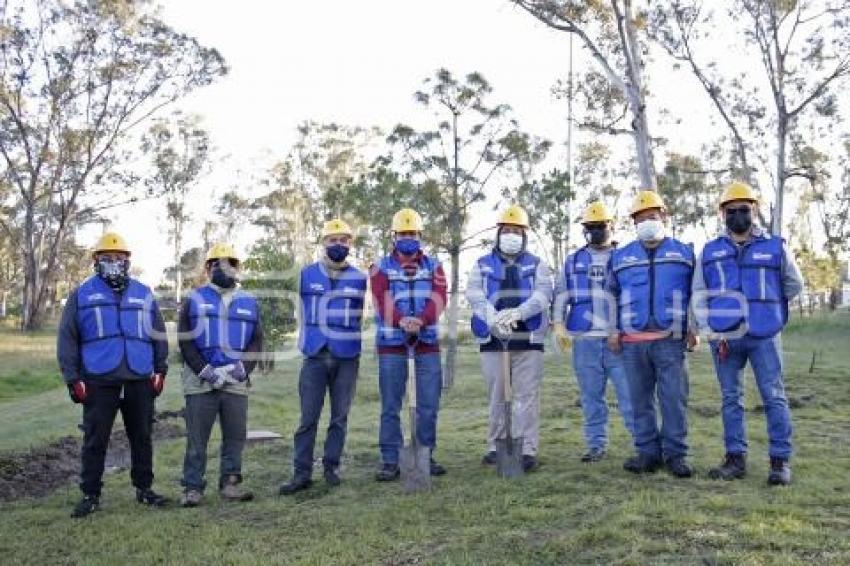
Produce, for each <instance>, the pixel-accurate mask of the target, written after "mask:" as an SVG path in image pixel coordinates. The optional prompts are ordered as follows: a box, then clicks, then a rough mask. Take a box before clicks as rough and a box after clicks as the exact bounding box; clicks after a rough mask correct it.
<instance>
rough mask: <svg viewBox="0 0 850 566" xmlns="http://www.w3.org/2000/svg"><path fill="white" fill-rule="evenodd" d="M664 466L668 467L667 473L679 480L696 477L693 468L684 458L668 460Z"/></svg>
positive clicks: (676, 457)
mask: <svg viewBox="0 0 850 566" xmlns="http://www.w3.org/2000/svg"><path fill="white" fill-rule="evenodd" d="M664 464H665V465H666V466H667V471H668V472H670V473H671V474H673V475H674V476H676V477H677V478H689V477H691V476H692V475H694V470H693V468H691V466H690V464H688V462H687V461H686V460H685V457H684V456H675V457H673V458H668V459H667V461H666V462H665V463H664Z"/></svg>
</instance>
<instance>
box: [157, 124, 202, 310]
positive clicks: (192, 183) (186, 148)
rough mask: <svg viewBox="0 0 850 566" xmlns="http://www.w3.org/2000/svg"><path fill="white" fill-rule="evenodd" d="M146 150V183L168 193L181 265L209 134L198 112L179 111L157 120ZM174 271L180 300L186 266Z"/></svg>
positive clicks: (176, 254)
mask: <svg viewBox="0 0 850 566" xmlns="http://www.w3.org/2000/svg"><path fill="white" fill-rule="evenodd" d="M142 151H144V152H145V153H146V154H149V155H150V156H151V165H152V172H151V173H150V175H149V176H148V177H147V179H145V184H146V186H147V187H148V188H149V190H150V191H151V192H152V193H154V194H161V195H163V196H164V197H165V209H166V216H167V218H168V223H169V230H168V231H169V236H170V237H171V243H172V245H173V246H174V247H173V250H172V253H173V256H172V257H173V259H174V265H175V266H180V265H181V264H182V261H181V259H182V257H183V232H184V229H185V227H186V223H187V222H188V221H189V220H191V214H189V211H188V210H187V207H186V205H187V204H188V202H189V195H190V193H191V191H192V190H193V189H194V188H195V187H196V186H197V184H198V181H199V180H200V179H201V177H202V175H203V173H204V171H205V170H206V169H207V167H208V160H209V154H210V139H209V134H208V133H207V131H206V130H204V128H203V127H202V126H201V118H200V116H197V115H191V116H184V115H182V114H181V113H179V112H178V113H175V114H173V115H172V116H171V118H169V119H157V120H155V121H154V122H153V123H152V124H151V126H150V128H149V129H148V131H147V132H146V134H145V135H144V136H142ZM172 273H173V274H174V299H175V300H176V301H177V302H180V298H181V295H182V292H183V269H174V270H172Z"/></svg>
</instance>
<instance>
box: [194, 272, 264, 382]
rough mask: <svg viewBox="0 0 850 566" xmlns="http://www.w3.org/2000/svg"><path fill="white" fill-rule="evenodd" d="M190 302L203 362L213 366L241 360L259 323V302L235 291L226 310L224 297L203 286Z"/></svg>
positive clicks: (196, 339)
mask: <svg viewBox="0 0 850 566" xmlns="http://www.w3.org/2000/svg"><path fill="white" fill-rule="evenodd" d="M188 301H189V323H190V328H191V329H192V332H193V334H194V335H195V338H194V342H195V346H197V348H198V350H199V351H200V353H201V355H202V356H203V358H204V360H206V362H207V363H208V364H210V365H211V366H213V367H221V366H226V365H229V364H232V363H234V362H236V361H238V360H241V359H242V353H243V352H244V351H245V349H246V348H247V347H248V344H249V343H250V342H251V339H252V338H253V337H254V329H255V328H256V327H257V321H258V320H259V305H258V304H257V300H256V299H255V298H254V297H253V296H252V295H250V294H249V293H246V292H244V291H240V290H236V291H234V292H233V294H232V296H231V299H230V304H229V305H228V308H227V310H225V309H224V301H222V298H221V294H220V293H219V292H218V291H216V290H215V289H213V288H212V287H210V286H209V285H204V286H203V287H200V288H198V289H195V291H194V292H193V293H192V294H191V295H190V296H189V298H188Z"/></svg>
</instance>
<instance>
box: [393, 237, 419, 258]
mask: <svg viewBox="0 0 850 566" xmlns="http://www.w3.org/2000/svg"><path fill="white" fill-rule="evenodd" d="M395 249H396V250H398V253H400V254H403V255H413V254H415V253H416V252H418V251H419V249H420V248H419V240H417V239H416V238H399V239H398V240H396V241H395Z"/></svg>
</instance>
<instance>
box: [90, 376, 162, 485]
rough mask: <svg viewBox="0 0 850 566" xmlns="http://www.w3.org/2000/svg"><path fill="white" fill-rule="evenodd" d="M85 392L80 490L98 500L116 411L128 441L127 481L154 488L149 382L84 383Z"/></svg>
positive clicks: (151, 408)
mask: <svg viewBox="0 0 850 566" xmlns="http://www.w3.org/2000/svg"><path fill="white" fill-rule="evenodd" d="M86 388H87V390H88V397H87V399H86V402H85V404H84V405H83V450H82V460H83V469H82V472H81V473H80V479H81V480H82V481H81V482H80V490H82V492H83V493H84V494H86V495H95V496H100V490H101V488H102V487H103V481H102V478H103V466H104V460H105V459H106V448H107V447H108V446H109V436H110V435H111V434H112V425H113V423H114V422H115V415H116V414H117V413H118V410H119V409H120V410H121V417H122V418H123V420H124V430H126V431H127V439H128V440H129V441H130V461H131V464H130V478H131V480H132V482H133V485H134V486H135V487H136V488H138V489H148V488H149V487H150V486H151V484H153V445H152V443H151V431H152V429H153V407H154V396H153V389H152V387H151V384H150V381H149V380H147V379H143V380H139V381H123V382H117V383H114V384H113V383H103V382H87V383H86ZM122 389H123V395H122Z"/></svg>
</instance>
